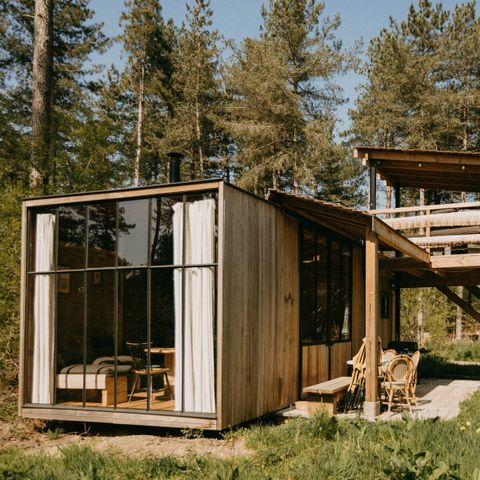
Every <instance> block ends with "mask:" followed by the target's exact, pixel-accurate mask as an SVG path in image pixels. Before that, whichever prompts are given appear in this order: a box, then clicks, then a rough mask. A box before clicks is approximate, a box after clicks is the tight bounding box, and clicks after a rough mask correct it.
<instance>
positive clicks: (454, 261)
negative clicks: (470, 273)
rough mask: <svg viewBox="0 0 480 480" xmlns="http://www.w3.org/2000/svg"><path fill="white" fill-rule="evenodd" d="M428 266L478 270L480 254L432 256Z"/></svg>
mask: <svg viewBox="0 0 480 480" xmlns="http://www.w3.org/2000/svg"><path fill="white" fill-rule="evenodd" d="M430 264H431V265H432V268H433V269H438V268H445V269H447V268H455V269H457V268H480V254H479V253H467V254H463V255H432V256H431V257H430Z"/></svg>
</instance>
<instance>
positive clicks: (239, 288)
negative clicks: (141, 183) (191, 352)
mask: <svg viewBox="0 0 480 480" xmlns="http://www.w3.org/2000/svg"><path fill="white" fill-rule="evenodd" d="M223 191H224V194H223V199H222V198H220V201H223V203H222V206H223V232H222V233H221V236H222V237H223V238H222V247H221V252H222V251H223V252H222V253H223V255H222V253H221V272H222V273H221V275H222V279H221V285H222V291H223V294H221V293H220V292H219V295H222V300H221V309H222V311H221V315H220V316H219V321H221V325H219V336H220V345H219V350H220V351H219V369H220V371H219V376H220V378H219V379H218V380H219V383H218V384H217V388H218V389H219V396H218V398H219V402H218V428H225V427H227V426H229V425H234V424H238V423H241V422H244V421H246V420H249V419H252V418H256V417H259V416H261V415H264V414H266V413H269V412H273V411H275V410H278V409H281V408H283V407H287V406H288V405H290V404H292V403H293V402H295V400H297V394H298V368H299V309H300V305H299V300H300V292H299V258H298V255H299V244H298V241H299V240H298V237H299V236H298V223H297V221H296V220H295V219H293V218H291V217H288V216H286V215H285V214H283V213H282V211H281V210H280V209H278V208H276V207H274V206H273V205H270V204H268V203H267V202H264V201H262V200H260V199H257V198H255V197H253V196H251V195H248V194H246V193H243V192H241V191H239V190H237V189H235V188H233V187H231V186H229V185H224V189H223ZM220 225H222V220H220ZM220 319H221V320H220Z"/></svg>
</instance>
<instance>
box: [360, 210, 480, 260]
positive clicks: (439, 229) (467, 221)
mask: <svg viewBox="0 0 480 480" xmlns="http://www.w3.org/2000/svg"><path fill="white" fill-rule="evenodd" d="M369 213H371V214H373V215H376V216H379V217H380V218H381V219H382V220H383V221H384V222H385V223H387V224H388V225H390V226H391V227H392V228H393V229H395V230H399V231H402V233H403V234H404V235H405V236H407V237H408V238H409V239H410V240H411V241H412V242H414V243H416V244H417V245H419V246H420V247H423V248H425V249H427V250H430V249H431V248H440V247H446V249H447V251H445V252H444V253H450V251H449V250H450V249H451V247H457V246H467V245H480V202H465V203H448V204H441V205H421V206H414V207H400V208H383V209H376V210H370V211H369Z"/></svg>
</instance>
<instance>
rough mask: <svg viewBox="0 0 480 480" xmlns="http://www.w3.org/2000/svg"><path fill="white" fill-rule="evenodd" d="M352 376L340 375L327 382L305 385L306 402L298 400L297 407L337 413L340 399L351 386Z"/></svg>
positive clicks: (309, 410) (310, 410)
mask: <svg viewBox="0 0 480 480" xmlns="http://www.w3.org/2000/svg"><path fill="white" fill-rule="evenodd" d="M351 380H352V378H351V377H338V378H334V379H333V380H328V381H327V382H322V383H317V385H312V386H311V387H305V388H304V389H303V393H306V394H307V400H306V402H297V408H299V409H300V410H305V409H306V410H307V411H308V412H309V413H314V412H316V411H318V410H325V411H326V412H329V413H331V414H332V415H335V414H336V413H337V407H338V404H339V403H340V401H341V400H342V399H343V397H344V396H345V393H346V391H347V389H348V387H349V386H350V381H351Z"/></svg>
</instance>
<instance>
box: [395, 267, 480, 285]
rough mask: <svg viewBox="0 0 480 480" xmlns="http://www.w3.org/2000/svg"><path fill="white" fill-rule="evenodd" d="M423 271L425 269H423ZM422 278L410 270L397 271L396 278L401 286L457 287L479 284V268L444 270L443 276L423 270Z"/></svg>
mask: <svg viewBox="0 0 480 480" xmlns="http://www.w3.org/2000/svg"><path fill="white" fill-rule="evenodd" d="M424 271H425V270H424ZM425 273H426V275H425V277H424V278H419V277H418V276H414V275H412V274H411V272H410V271H403V272H399V273H398V274H397V275H398V279H399V284H400V287H401V288H426V287H437V286H439V285H440V286H444V287H448V286H450V287H458V286H470V285H480V269H473V270H463V271H460V272H449V271H448V270H444V271H443V273H444V276H439V275H434V274H433V273H432V272H428V271H425Z"/></svg>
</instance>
